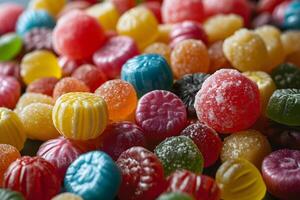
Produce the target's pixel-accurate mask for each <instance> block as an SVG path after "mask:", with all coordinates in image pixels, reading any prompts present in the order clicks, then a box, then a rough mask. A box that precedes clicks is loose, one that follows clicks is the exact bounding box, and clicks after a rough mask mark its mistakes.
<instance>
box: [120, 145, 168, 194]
mask: <svg viewBox="0 0 300 200" xmlns="http://www.w3.org/2000/svg"><path fill="white" fill-rule="evenodd" d="M116 163H117V165H118V167H119V168H120V169H121V173H122V184H121V187H120V190H119V194H118V197H119V198H120V199H122V200H152V199H155V198H156V197H158V196H159V194H160V193H161V192H162V191H164V189H165V181H164V170H163V166H162V164H161V162H160V160H159V159H158V158H157V157H156V155H155V154H154V153H152V152H151V151H149V150H147V149H145V148H143V147H132V148H130V149H127V150H126V151H124V152H123V153H122V154H121V155H120V157H119V158H118V160H117V162H116Z"/></svg>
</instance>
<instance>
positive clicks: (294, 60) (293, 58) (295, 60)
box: [286, 50, 300, 66]
mask: <svg viewBox="0 0 300 200" xmlns="http://www.w3.org/2000/svg"><path fill="white" fill-rule="evenodd" d="M286 62H288V63H291V64H294V65H297V66H300V50H298V51H295V52H294V53H291V54H290V55H288V56H287V57H286Z"/></svg>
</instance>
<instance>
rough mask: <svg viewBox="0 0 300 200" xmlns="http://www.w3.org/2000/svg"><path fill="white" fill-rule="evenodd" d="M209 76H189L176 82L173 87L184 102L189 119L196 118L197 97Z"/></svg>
mask: <svg viewBox="0 0 300 200" xmlns="http://www.w3.org/2000/svg"><path fill="white" fill-rule="evenodd" d="M209 76H210V75H209V74H204V73H195V74H187V75H184V76H183V77H182V78H181V79H179V80H177V81H175V83H174V85H173V91H174V93H175V94H176V95H177V96H178V97H179V98H180V99H181V100H182V101H183V103H184V105H185V107H186V108H187V111H188V115H189V117H195V116H196V110H195V108H194V103H195V96H196V94H197V92H198V91H199V90H200V89H201V87H202V84H203V82H204V81H205V80H206V79H207V78H208V77H209Z"/></svg>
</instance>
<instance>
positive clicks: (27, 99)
mask: <svg viewBox="0 0 300 200" xmlns="http://www.w3.org/2000/svg"><path fill="white" fill-rule="evenodd" d="M33 103H44V104H48V105H54V101H53V99H52V98H51V97H49V96H47V95H43V94H37V93H24V94H23V95H22V96H21V98H20V99H19V101H18V104H17V106H16V109H15V112H16V113H21V111H22V110H23V109H24V108H25V107H26V106H28V105H30V104H33Z"/></svg>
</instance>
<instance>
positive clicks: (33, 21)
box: [16, 10, 55, 36]
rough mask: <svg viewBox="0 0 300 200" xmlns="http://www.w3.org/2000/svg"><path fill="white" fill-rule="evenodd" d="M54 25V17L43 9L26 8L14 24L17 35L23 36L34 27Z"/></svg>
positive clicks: (50, 26) (51, 26) (52, 26)
mask: <svg viewBox="0 0 300 200" xmlns="http://www.w3.org/2000/svg"><path fill="white" fill-rule="evenodd" d="M54 26H55V19H54V18H53V17H52V16H51V15H49V13H48V12H47V11H45V10H26V11H25V12H23V14H22V15H21V16H20V17H19V19H18V21H17V24H16V31H17V33H18V34H19V35H21V36H24V35H25V33H27V32H28V31H30V30H32V29H34V28H42V27H44V28H49V29H52V28H54Z"/></svg>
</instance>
